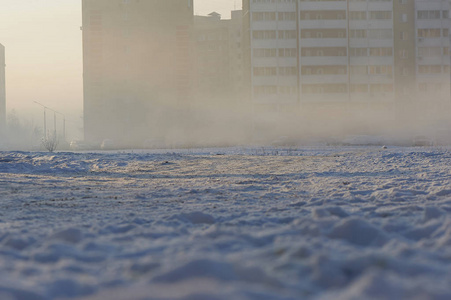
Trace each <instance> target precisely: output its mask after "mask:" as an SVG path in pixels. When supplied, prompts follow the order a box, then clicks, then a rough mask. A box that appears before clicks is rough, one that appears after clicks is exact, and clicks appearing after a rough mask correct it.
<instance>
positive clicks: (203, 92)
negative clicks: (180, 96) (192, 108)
mask: <svg viewBox="0 0 451 300" xmlns="http://www.w3.org/2000/svg"><path fill="white" fill-rule="evenodd" d="M193 32H194V34H193V35H194V41H195V60H194V64H193V66H194V69H195V94H196V98H197V99H198V100H200V101H201V102H204V104H206V103H207V104H208V103H211V104H213V105H217V104H219V105H221V104H226V105H229V104H233V103H236V102H237V101H239V99H241V98H242V97H243V88H244V84H243V70H244V68H243V50H242V36H243V34H242V14H241V11H240V10H239V11H232V17H231V19H227V20H222V19H221V15H220V14H218V13H216V12H213V13H211V14H209V15H208V16H195V17H194V30H193Z"/></svg>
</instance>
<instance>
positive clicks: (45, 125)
mask: <svg viewBox="0 0 451 300" xmlns="http://www.w3.org/2000/svg"><path fill="white" fill-rule="evenodd" d="M33 102H34V103H36V104H37V105H40V106H42V107H43V108H44V138H45V139H46V138H47V116H46V109H47V106H45V105H44V104H41V103H39V102H37V101H33Z"/></svg>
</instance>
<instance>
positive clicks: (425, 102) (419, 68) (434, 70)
mask: <svg viewBox="0 0 451 300" xmlns="http://www.w3.org/2000/svg"><path fill="white" fill-rule="evenodd" d="M450 2H451V1H449V0H415V30H414V34H415V41H416V61H417V62H416V70H415V71H416V74H415V76H416V81H417V89H416V91H417V92H418V97H419V99H420V101H419V104H418V105H419V107H418V109H419V110H420V111H421V112H422V114H421V117H427V116H428V115H431V114H432V115H435V114H436V112H437V111H441V112H445V110H446V104H447V103H449V96H450V55H449V54H450V52H449V47H450V35H449V34H450V28H451V19H450V16H449V13H450V9H451V3H450ZM437 100H438V101H437ZM446 113H448V112H446Z"/></svg>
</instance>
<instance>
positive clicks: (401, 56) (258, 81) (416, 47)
mask: <svg viewBox="0 0 451 300" xmlns="http://www.w3.org/2000/svg"><path fill="white" fill-rule="evenodd" d="M243 9H244V15H245V16H246V18H247V19H248V20H247V22H244V24H245V26H247V34H248V36H249V39H250V42H249V45H248V47H249V48H250V50H249V54H248V56H249V58H248V59H249V60H250V62H249V64H250V66H249V67H250V68H251V74H250V85H251V99H252V102H253V104H254V106H255V107H256V108H255V111H256V112H258V111H266V112H270V111H272V112H277V113H280V112H283V111H293V110H299V111H301V112H302V110H303V109H304V108H306V107H309V108H311V107H313V106H314V107H320V106H322V107H325V106H328V107H333V110H342V111H343V112H345V113H348V112H349V111H353V110H354V111H355V115H357V116H358V115H359V110H361V109H365V110H367V111H368V110H371V111H375V112H377V111H379V112H380V113H381V114H382V115H385V116H387V115H388V116H390V117H395V116H397V115H402V114H403V113H404V112H405V109H404V108H405V107H406V106H407V107H409V106H411V107H417V106H416V103H415V104H414V103H413V102H414V100H415V101H416V100H419V99H417V98H418V97H415V96H417V94H418V93H417V92H418V91H420V92H424V93H428V92H429V91H434V93H436V92H439V94H440V95H442V96H448V97H449V93H450V92H449V91H450V86H449V81H450V80H449V73H450V72H449V27H450V19H449V13H448V12H449V9H450V1H449V0H432V1H429V0H415V1H413V0H412V1H410V0H334V1H318V0H244V1H243ZM448 99H449V98H448ZM416 102H417V101H416ZM387 112H389V113H388V114H387ZM406 115H407V114H406Z"/></svg>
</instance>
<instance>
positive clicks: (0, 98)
mask: <svg viewBox="0 0 451 300" xmlns="http://www.w3.org/2000/svg"><path fill="white" fill-rule="evenodd" d="M5 67H6V64H5V47H4V46H3V45H2V44H0V134H1V133H2V132H3V130H4V129H5V126H6V83H5Z"/></svg>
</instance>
